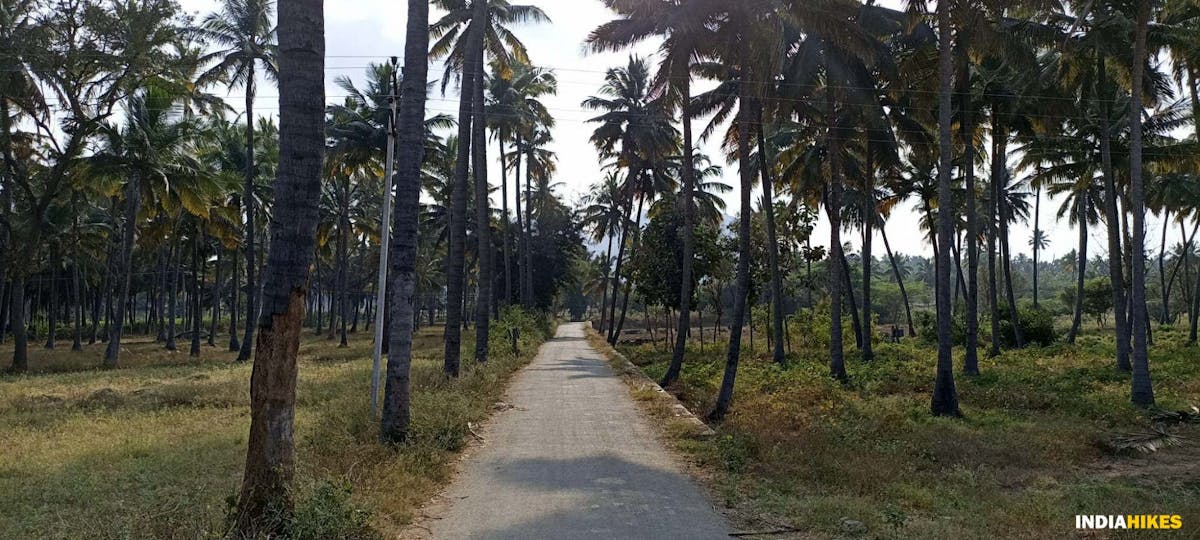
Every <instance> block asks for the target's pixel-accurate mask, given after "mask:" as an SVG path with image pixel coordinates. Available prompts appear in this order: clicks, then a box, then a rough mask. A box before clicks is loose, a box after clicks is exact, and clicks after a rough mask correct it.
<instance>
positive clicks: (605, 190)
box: [582, 170, 629, 332]
mask: <svg viewBox="0 0 1200 540" xmlns="http://www.w3.org/2000/svg"><path fill="white" fill-rule="evenodd" d="M623 197H624V194H623V192H622V187H621V179H620V175H619V173H618V172H617V171H615V170H610V171H609V172H608V173H607V174H605V176H604V179H603V180H601V181H599V182H597V183H595V184H593V185H592V189H591V190H590V191H589V192H588V193H587V195H585V196H584V198H583V201H582V202H583V212H582V217H583V223H584V226H585V227H586V228H587V229H588V230H590V231H591V233H592V241H594V242H603V241H605V240H606V239H607V241H608V248H607V250H606V251H605V254H604V260H605V264H604V267H603V270H604V271H603V276H602V278H601V282H600V287H601V294H600V329H599V330H600V332H604V330H605V326H604V323H605V318H604V313H606V310H607V308H608V283H609V279H610V276H609V271H610V270H611V268H610V267H611V266H612V265H611V264H608V263H609V261H612V258H613V240H614V239H615V238H616V237H617V236H619V235H620V234H621V231H622V229H624V228H625V227H627V226H628V225H629V223H628V222H627V220H626V218H625V212H624V210H623V208H624V206H625V205H624V201H623ZM614 300H615V298H614Z"/></svg>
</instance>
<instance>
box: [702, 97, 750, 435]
mask: <svg viewBox="0 0 1200 540" xmlns="http://www.w3.org/2000/svg"><path fill="white" fill-rule="evenodd" d="M746 79H747V80H749V79H750V78H749V77H748V76H747V77H746ZM749 86H750V85H748V84H742V85H740V89H739V94H740V95H739V96H738V99H739V102H740V104H739V107H738V119H737V122H738V141H737V145H738V148H737V152H738V164H739V165H740V168H741V217H740V218H739V221H738V263H737V285H736V292H735V293H734V295H733V296H734V298H733V321H734V322H733V324H732V325H731V327H730V329H729V349H728V350H727V351H726V353H725V374H724V376H723V377H722V379H721V390H720V392H719V393H718V395H717V402H716V405H715V406H714V407H713V410H712V412H710V413H708V418H709V419H710V420H721V419H722V418H724V417H725V415H726V414H728V413H729V407H730V406H731V405H732V404H733V387H734V383H735V380H736V379H737V370H738V361H739V360H740V359H741V354H742V326H743V321H745V320H746V311H747V309H746V301H747V299H748V298H747V297H748V296H750V256H751V255H750V249H751V246H750V218H751V213H752V210H751V207H750V204H751V203H750V193H751V191H752V190H753V189H754V168H753V167H752V166H751V162H750V136H751V131H750V130H751V127H750V123H751V122H752V120H753V116H752V114H751V110H750V92H749Z"/></svg>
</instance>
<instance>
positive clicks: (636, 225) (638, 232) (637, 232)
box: [612, 192, 646, 347]
mask: <svg viewBox="0 0 1200 540" xmlns="http://www.w3.org/2000/svg"><path fill="white" fill-rule="evenodd" d="M645 202H646V194H645V193H644V192H643V193H642V194H641V195H639V196H638V205H637V218H636V219H635V220H634V221H633V223H632V225H631V226H632V227H633V245H635V246H636V245H638V239H639V238H641V236H642V227H641V225H640V224H641V222H642V207H643V205H644V204H645ZM632 278H633V276H630V277H629V279H626V280H625V292H624V295H623V296H622V298H621V318H620V319H617V325H616V327H615V328H614V329H613V330H614V334H613V339H612V345H613V346H614V347H615V346H616V345H617V340H618V339H619V338H620V336H621V330H622V329H624V328H625V315H626V313H628V312H629V295H630V294H631V293H632V292H633V279H632Z"/></svg>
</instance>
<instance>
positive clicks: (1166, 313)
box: [1158, 208, 1186, 324]
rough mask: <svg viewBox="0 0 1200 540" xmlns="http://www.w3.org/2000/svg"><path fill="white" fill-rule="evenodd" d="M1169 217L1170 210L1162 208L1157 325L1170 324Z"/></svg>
mask: <svg viewBox="0 0 1200 540" xmlns="http://www.w3.org/2000/svg"><path fill="white" fill-rule="evenodd" d="M1170 216H1171V210H1170V209H1169V208H1164V209H1163V217H1162V222H1163V225H1162V241H1161V243H1160V244H1159V248H1158V283H1159V287H1158V290H1159V292H1160V293H1161V294H1162V309H1161V310H1160V311H1159V314H1158V322H1159V324H1168V323H1170V319H1171V307H1170V303H1169V302H1170V301H1171V291H1170V289H1169V288H1168V287H1167V264H1166V258H1167V231H1169V230H1170V229H1171V227H1170V223H1171V221H1170ZM1185 239H1186V238H1185Z"/></svg>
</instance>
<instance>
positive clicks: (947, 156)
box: [931, 1, 1016, 416]
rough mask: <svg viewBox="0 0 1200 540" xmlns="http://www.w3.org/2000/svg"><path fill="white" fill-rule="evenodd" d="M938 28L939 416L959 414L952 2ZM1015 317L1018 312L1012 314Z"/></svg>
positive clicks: (935, 408)
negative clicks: (952, 260) (953, 248)
mask: <svg viewBox="0 0 1200 540" xmlns="http://www.w3.org/2000/svg"><path fill="white" fill-rule="evenodd" d="M936 25H937V31H938V117H937V118H938V119H937V126H938V158H939V159H938V168H937V170H938V182H937V185H938V207H939V208H940V209H941V211H940V212H938V227H937V238H938V249H937V256H936V259H937V338H938V339H937V341H938V357H937V376H936V377H935V379H934V384H933V400H932V403H931V410H932V412H933V414H934V415H937V416H958V415H959V414H960V413H959V410H958V391H957V389H956V388H955V386H954V358H953V334H952V330H951V323H952V319H951V313H950V309H951V305H950V297H951V295H950V290H951V289H952V288H953V286H952V285H951V282H950V243H951V242H950V239H951V238H953V235H954V223H953V221H952V215H951V212H950V211H949V209H950V208H951V207H953V200H954V194H953V186H952V182H951V176H950V168H951V166H952V165H953V163H954V156H953V155H952V154H951V152H952V149H953V146H952V141H951V126H950V120H951V113H952V107H953V105H952V103H951V93H952V92H953V80H952V79H953V75H954V50H953V38H952V36H951V34H952V32H953V30H952V28H951V16H950V3H949V2H945V1H938V3H937V22H936ZM1013 318H1014V319H1016V314H1015V313H1014V314H1013Z"/></svg>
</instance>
